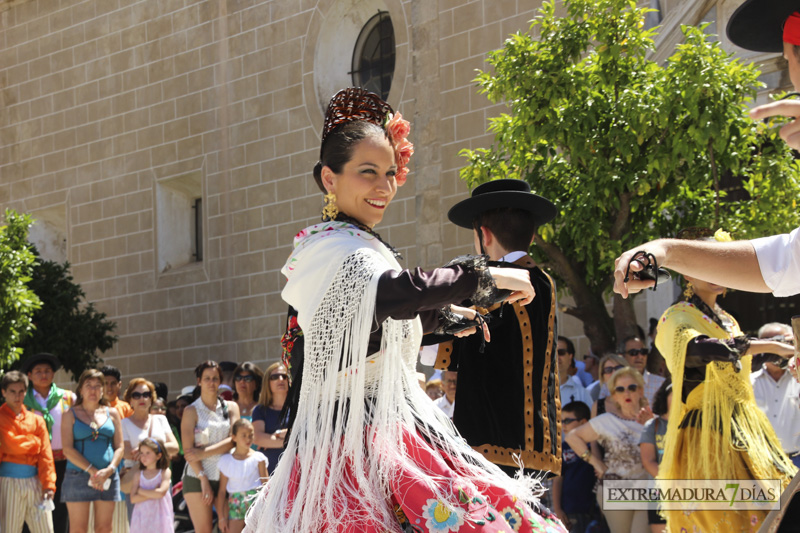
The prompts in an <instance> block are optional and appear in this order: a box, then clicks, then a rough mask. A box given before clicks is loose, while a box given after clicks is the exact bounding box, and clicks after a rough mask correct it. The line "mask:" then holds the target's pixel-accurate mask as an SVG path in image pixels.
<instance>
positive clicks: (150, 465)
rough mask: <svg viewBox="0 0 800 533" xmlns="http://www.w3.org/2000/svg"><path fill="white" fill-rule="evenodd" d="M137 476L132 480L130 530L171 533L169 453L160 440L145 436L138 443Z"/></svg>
mask: <svg viewBox="0 0 800 533" xmlns="http://www.w3.org/2000/svg"><path fill="white" fill-rule="evenodd" d="M137 451H138V452H139V453H138V454H137V455H138V457H139V468H138V470H139V475H138V476H135V477H134V478H133V485H132V486H131V502H132V503H133V516H132V517H131V531H147V532H149V533H173V531H174V529H173V528H174V525H173V522H174V520H175V513H174V512H173V510H172V498H171V494H170V490H169V485H170V479H171V478H172V472H171V471H170V469H169V452H168V451H167V448H166V446H165V444H164V441H162V440H160V439H154V438H153V437H147V438H145V439H144V440H142V441H141V442H140V443H139V448H138V450H137Z"/></svg>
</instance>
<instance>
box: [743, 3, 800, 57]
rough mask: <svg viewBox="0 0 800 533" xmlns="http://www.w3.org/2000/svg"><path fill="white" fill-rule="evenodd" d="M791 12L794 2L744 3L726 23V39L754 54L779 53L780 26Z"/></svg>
mask: <svg viewBox="0 0 800 533" xmlns="http://www.w3.org/2000/svg"><path fill="white" fill-rule="evenodd" d="M795 11H800V2H798V1H797V0H747V1H746V2H745V3H744V4H742V5H740V6H739V7H738V9H736V11H734V12H733V15H731V18H730V20H728V27H727V33H728V39H730V40H731V42H732V43H733V44H735V45H736V46H741V47H742V48H746V49H747V50H753V51H755V52H778V53H780V52H783V24H784V22H786V19H787V18H789V15H791V14H792V13H794V12H795Z"/></svg>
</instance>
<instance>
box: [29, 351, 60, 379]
mask: <svg viewBox="0 0 800 533" xmlns="http://www.w3.org/2000/svg"><path fill="white" fill-rule="evenodd" d="M41 363H47V364H48V365H50V366H51V367H52V368H53V372H56V371H57V370H58V369H59V368H61V361H59V360H58V357H56V356H55V355H53V354H49V353H37V354H36V355H32V356H30V357H28V358H27V359H25V360H24V361H23V362H22V365H21V366H20V371H21V372H22V373H24V374H27V373H28V372H30V371H31V369H32V368H33V367H35V366H36V365H38V364H41Z"/></svg>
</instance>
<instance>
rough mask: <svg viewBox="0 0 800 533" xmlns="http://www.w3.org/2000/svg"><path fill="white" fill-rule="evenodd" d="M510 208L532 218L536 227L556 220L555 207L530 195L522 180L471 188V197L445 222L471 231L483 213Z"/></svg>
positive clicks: (455, 208)
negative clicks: (529, 214)
mask: <svg viewBox="0 0 800 533" xmlns="http://www.w3.org/2000/svg"><path fill="white" fill-rule="evenodd" d="M508 207H511V208H514V209H522V210H524V211H529V212H530V213H532V214H533V217H534V221H535V223H536V225H537V226H541V225H542V224H546V223H548V222H550V221H551V220H553V218H555V216H556V206H555V205H554V204H553V202H551V201H550V200H548V199H547V198H543V197H541V196H539V195H536V194H533V193H532V192H531V186H530V185H528V183H527V182H525V181H522V180H510V179H503V180H494V181H489V182H486V183H484V184H482V185H478V186H477V187H475V190H474V191H472V196H471V197H469V198H467V199H466V200H462V201H460V202H458V203H457V204H456V205H454V206H453V207H451V208H450V211H449V212H448V213H447V218H449V219H450V222H452V223H453V224H455V225H456V226H461V227H462V228H468V229H472V221H473V220H475V218H476V217H477V216H478V215H480V214H481V213H483V212H485V211H490V210H492V209H502V208H508Z"/></svg>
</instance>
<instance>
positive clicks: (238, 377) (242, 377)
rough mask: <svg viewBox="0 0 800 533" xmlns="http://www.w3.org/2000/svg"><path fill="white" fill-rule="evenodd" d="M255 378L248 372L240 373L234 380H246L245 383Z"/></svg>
mask: <svg viewBox="0 0 800 533" xmlns="http://www.w3.org/2000/svg"><path fill="white" fill-rule="evenodd" d="M255 380H256V378H255V377H253V376H251V375H250V374H247V375H246V376H243V375H241V374H239V375H238V376H236V377H234V378H233V381H244V382H245V383H250V382H251V381H255Z"/></svg>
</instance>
